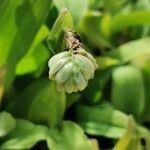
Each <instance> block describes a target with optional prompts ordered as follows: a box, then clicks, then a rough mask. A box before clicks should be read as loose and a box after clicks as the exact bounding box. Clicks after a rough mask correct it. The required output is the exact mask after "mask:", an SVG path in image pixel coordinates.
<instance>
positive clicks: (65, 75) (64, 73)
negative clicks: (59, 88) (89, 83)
mask: <svg viewBox="0 0 150 150" xmlns="http://www.w3.org/2000/svg"><path fill="white" fill-rule="evenodd" d="M72 68H73V63H72V62H69V63H67V64H65V65H64V66H63V67H62V68H61V69H60V70H59V71H58V72H57V74H56V76H55V79H56V81H58V82H65V81H66V80H68V79H69V78H70V77H71V75H72Z"/></svg>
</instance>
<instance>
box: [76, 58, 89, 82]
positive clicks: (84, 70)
mask: <svg viewBox="0 0 150 150" xmlns="http://www.w3.org/2000/svg"><path fill="white" fill-rule="evenodd" d="M74 63H75V65H76V66H77V67H78V68H79V70H80V71H81V73H82V75H83V76H84V78H85V79H86V80H89V79H90V78H91V73H90V71H89V68H88V67H85V65H84V64H83V63H82V62H81V60H80V59H79V58H78V57H76V56H75V58H74Z"/></svg>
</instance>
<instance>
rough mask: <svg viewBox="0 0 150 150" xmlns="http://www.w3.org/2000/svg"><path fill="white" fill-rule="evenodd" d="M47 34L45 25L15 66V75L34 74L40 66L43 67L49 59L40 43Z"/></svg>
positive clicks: (46, 51)
mask: <svg viewBox="0 0 150 150" xmlns="http://www.w3.org/2000/svg"><path fill="white" fill-rule="evenodd" d="M48 33H49V30H48V28H47V27H46V26H45V25H42V26H41V28H40V30H39V31H38V33H37V35H36V37H35V39H34V41H33V43H32V46H31V47H30V49H29V50H28V52H27V54H26V55H25V56H24V57H23V58H22V59H21V60H20V61H19V63H18V64H17V66H16V74H17V75H23V74H27V73H32V72H35V71H37V70H38V69H39V68H40V67H41V65H43V64H44V65H45V63H46V61H47V60H48V58H49V53H48V50H47V49H46V47H45V46H44V45H43V44H41V42H42V41H43V40H45V39H46V37H47V36H48Z"/></svg>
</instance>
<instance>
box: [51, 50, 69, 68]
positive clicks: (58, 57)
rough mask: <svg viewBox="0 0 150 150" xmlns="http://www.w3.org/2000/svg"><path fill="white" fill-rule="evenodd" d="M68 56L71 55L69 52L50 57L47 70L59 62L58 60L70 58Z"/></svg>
mask: <svg viewBox="0 0 150 150" xmlns="http://www.w3.org/2000/svg"><path fill="white" fill-rule="evenodd" d="M70 55H71V52H69V51H65V52H61V53H58V54H56V55H54V56H53V57H51V59H50V60H49V62H48V66H49V68H50V67H51V66H52V65H53V64H55V63H56V62H57V61H58V60H60V59H62V58H64V57H67V56H70Z"/></svg>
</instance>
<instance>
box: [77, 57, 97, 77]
mask: <svg viewBox="0 0 150 150" xmlns="http://www.w3.org/2000/svg"><path fill="white" fill-rule="evenodd" d="M76 57H77V58H78V59H79V60H80V63H81V64H83V65H84V68H85V69H86V70H87V71H88V72H89V75H90V78H93V77H94V70H95V67H94V64H93V63H92V62H91V61H90V60H89V59H88V58H86V57H85V56H82V55H76ZM85 69H83V71H84V70H85Z"/></svg>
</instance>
